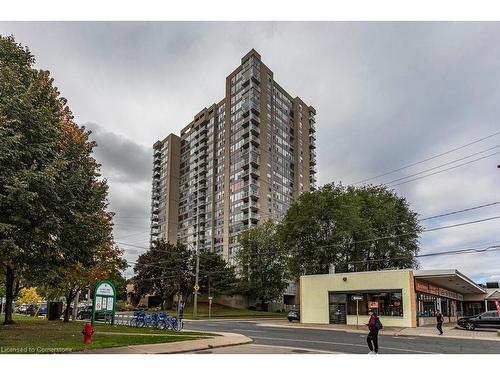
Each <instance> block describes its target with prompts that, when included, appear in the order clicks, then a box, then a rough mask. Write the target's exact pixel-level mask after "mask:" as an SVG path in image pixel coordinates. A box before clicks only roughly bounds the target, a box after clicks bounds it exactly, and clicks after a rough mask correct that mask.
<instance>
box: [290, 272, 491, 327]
mask: <svg viewBox="0 0 500 375" xmlns="http://www.w3.org/2000/svg"><path fill="white" fill-rule="evenodd" d="M487 298H489V299H490V300H489V301H490V302H491V303H492V305H491V306H496V305H495V303H494V301H495V300H497V299H498V300H500V290H489V289H486V288H485V287H483V286H481V285H478V284H476V283H475V282H474V281H472V280H471V279H469V278H468V277H466V276H465V275H463V274H462V273H460V272H458V271H457V270H411V269H405V270H383V271H370V272H352V273H337V274H335V273H334V274H325V275H310V276H301V278H300V319H301V322H302V323H323V324H348V325H355V324H357V323H356V322H357V321H359V324H364V323H366V320H367V314H368V309H374V310H375V311H376V312H377V314H378V315H379V316H380V317H381V320H382V322H383V324H384V325H386V326H392V327H416V326H419V325H427V324H434V323H435V317H434V314H435V312H436V310H437V309H439V310H441V312H442V313H443V315H444V316H445V321H447V322H453V321H456V320H457V318H458V317H460V316H464V315H470V314H469V312H472V311H473V312H477V313H480V312H483V311H485V310H486V309H490V305H488V300H487ZM478 301H479V302H480V303H479V304H480V306H482V307H483V308H482V309H481V308H480V306H479V305H477V303H478ZM485 301H486V302H485ZM474 309H475V310H474ZM492 309H494V307H493V308H492ZM476 310H477V311H476Z"/></svg>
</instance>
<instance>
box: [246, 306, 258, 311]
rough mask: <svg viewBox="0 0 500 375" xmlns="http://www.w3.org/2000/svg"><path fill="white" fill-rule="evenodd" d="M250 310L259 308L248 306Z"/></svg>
mask: <svg viewBox="0 0 500 375" xmlns="http://www.w3.org/2000/svg"><path fill="white" fill-rule="evenodd" d="M248 310H254V311H255V310H257V308H256V307H255V306H250V307H249V308H248Z"/></svg>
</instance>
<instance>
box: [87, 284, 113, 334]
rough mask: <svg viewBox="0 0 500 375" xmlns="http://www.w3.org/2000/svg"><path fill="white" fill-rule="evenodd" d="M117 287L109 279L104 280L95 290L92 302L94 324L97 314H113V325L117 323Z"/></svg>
mask: <svg viewBox="0 0 500 375" xmlns="http://www.w3.org/2000/svg"><path fill="white" fill-rule="evenodd" d="M115 306H116V288H115V286H114V285H113V283H112V282H111V281H109V280H102V281H101V282H99V284H97V286H96V287H95V290H94V301H93V302H92V325H94V321H95V314H96V313H101V314H106V315H107V314H111V325H114V324H115Z"/></svg>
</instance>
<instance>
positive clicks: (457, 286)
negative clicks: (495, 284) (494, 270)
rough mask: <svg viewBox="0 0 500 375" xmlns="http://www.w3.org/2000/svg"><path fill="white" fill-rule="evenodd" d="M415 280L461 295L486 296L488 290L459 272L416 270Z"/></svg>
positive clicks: (414, 272)
mask: <svg viewBox="0 0 500 375" xmlns="http://www.w3.org/2000/svg"><path fill="white" fill-rule="evenodd" d="M413 275H414V276H415V279H421V280H425V281H427V282H429V283H431V284H433V285H436V286H438V287H440V288H444V289H447V290H451V291H454V292H457V293H461V294H474V293H481V294H485V293H486V290H485V289H483V288H482V287H481V286H479V285H478V284H476V283H475V282H474V281H472V280H471V279H469V278H468V277H467V276H465V275H464V274H462V273H460V272H458V271H457V270H415V271H413Z"/></svg>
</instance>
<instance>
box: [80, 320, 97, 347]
mask: <svg viewBox="0 0 500 375" xmlns="http://www.w3.org/2000/svg"><path fill="white" fill-rule="evenodd" d="M93 333H94V329H93V328H92V325H91V324H90V322H87V323H85V326H84V327H83V330H82V334H83V343H84V344H92V334H93Z"/></svg>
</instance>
